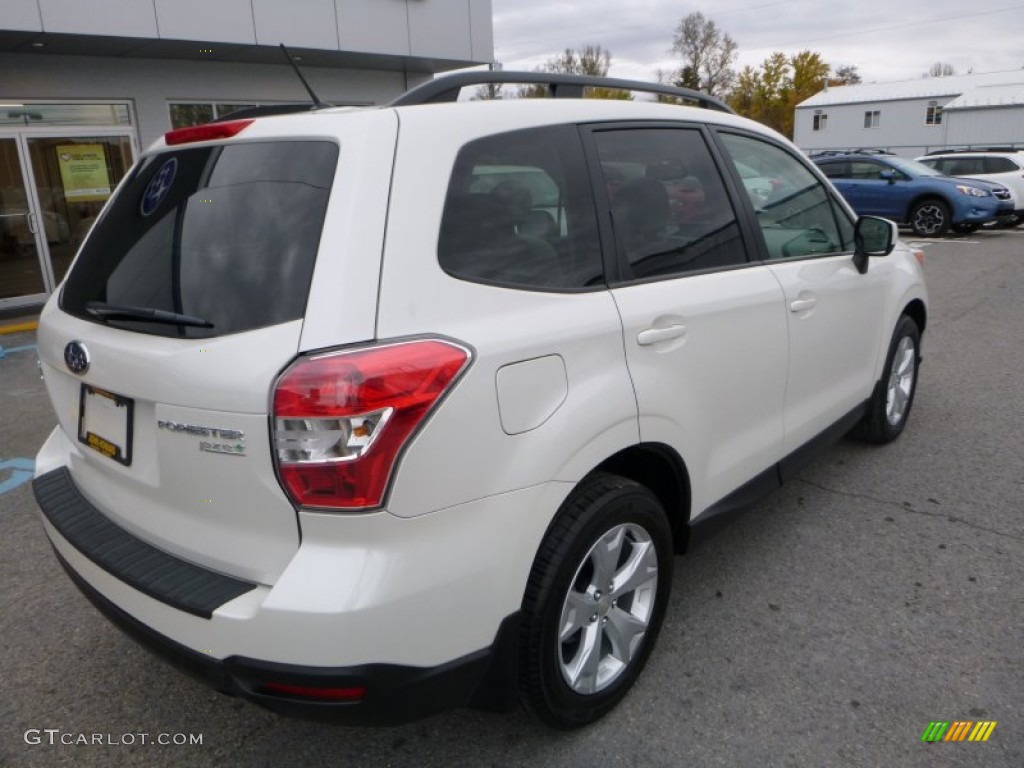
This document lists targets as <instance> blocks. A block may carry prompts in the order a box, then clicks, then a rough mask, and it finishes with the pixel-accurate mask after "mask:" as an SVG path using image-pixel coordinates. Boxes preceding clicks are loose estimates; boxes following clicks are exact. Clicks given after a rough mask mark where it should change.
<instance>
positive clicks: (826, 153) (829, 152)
mask: <svg viewBox="0 0 1024 768" xmlns="http://www.w3.org/2000/svg"><path fill="white" fill-rule="evenodd" d="M891 154H893V153H892V152H890V151H889V150H887V149H870V148H869V149H821V150H818V151H817V152H811V153H810V154H809V155H808V157H838V156H840V155H891Z"/></svg>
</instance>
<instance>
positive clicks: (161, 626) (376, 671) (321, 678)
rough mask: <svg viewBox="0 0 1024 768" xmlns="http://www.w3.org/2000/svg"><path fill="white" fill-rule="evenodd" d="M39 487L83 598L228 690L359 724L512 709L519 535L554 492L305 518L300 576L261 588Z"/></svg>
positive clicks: (526, 555)
mask: <svg viewBox="0 0 1024 768" xmlns="http://www.w3.org/2000/svg"><path fill="white" fill-rule="evenodd" d="M34 486H35V489H36V493H37V500H38V502H39V505H40V507H41V508H42V510H43V522H44V528H45V530H46V533H47V535H48V536H49V538H50V540H51V543H52V544H53V547H54V550H55V551H56V553H57V555H58V558H59V559H60V561H61V563H62V564H63V565H64V567H65V568H66V569H67V571H68V573H69V574H70V575H71V578H72V579H73V580H74V582H75V584H76V585H77V586H78V587H79V588H80V589H81V591H82V592H83V593H84V594H85V595H86V596H87V597H88V598H89V599H90V600H91V601H92V602H93V603H94V604H95V605H96V607H97V608H99V610H100V611H101V612H103V613H104V614H105V615H106V616H107V617H108V618H110V619H111V620H112V621H113V622H114V623H116V624H117V625H118V626H120V627H121V628H122V629H124V630H125V631H126V632H128V633H129V634H130V635H131V636H133V637H134V638H136V639H137V640H139V641H140V642H142V643H143V644H144V645H146V646H147V647H149V648H150V649H152V650H154V651H156V652H157V653H158V654H159V655H160V656H162V657H164V658H166V659H168V660H170V661H171V662H172V663H174V664H175V666H177V667H179V668H181V669H182V670H184V671H186V672H188V673H190V674H192V675H194V676H196V677H199V678H200V679H202V680H204V681H205V682H207V683H208V684H210V685H211V686H212V687H214V688H216V689H217V690H220V691H223V692H225V693H229V694H232V695H235V696H241V697H244V698H246V699H249V700H251V701H253V702H255V703H257V704H259V705H261V706H263V707H267V708H269V709H272V710H274V711H277V712H281V713H283V714H288V715H297V716H303V717H309V718H315V719H324V720H330V721H335V722H342V723H349V724H354V725H373V724H380V725H389V724H395V723H401V722H406V721H409V720H414V719H417V718H421V717H424V716H427V715H430V714H433V713H435V712H440V711H443V710H446V709H451V708H454V707H460V706H466V705H469V706H473V707H477V708H482V709H490V710H499V711H504V710H508V709H510V708H513V707H514V706H515V704H516V702H517V690H516V689H517V679H518V677H517V676H518V671H517V659H518V650H517V643H518V636H519V632H518V623H519V613H518V609H519V605H520V602H521V599H522V590H523V588H524V587H523V582H524V581H525V578H526V574H527V573H528V571H529V567H530V564H531V563H532V558H533V556H534V554H535V551H534V546H535V545H533V544H532V541H533V538H532V537H530V536H527V537H525V538H521V539H519V537H520V536H521V534H522V532H523V526H524V523H525V522H526V517H527V516H526V515H525V510H527V509H542V508H543V507H544V506H545V504H542V503H539V502H540V501H541V500H542V497H544V496H545V494H550V493H556V495H557V489H550V488H549V489H546V490H545V489H544V488H535V489H528V490H524V491H517V492H513V493H509V494H505V495H503V496H498V497H492V498H489V499H485V500H481V501H479V502H475V503H472V504H466V505H463V506H462V507H458V508H453V509H450V510H445V511H441V512H437V513H434V514H431V515H424V516H422V517H421V518H417V519H415V520H404V519H401V518H397V517H395V516H393V515H390V514H387V513H379V514H377V515H375V516H369V515H368V516H351V517H347V518H339V517H337V516H327V515H308V516H306V517H305V518H304V519H305V524H304V537H303V538H304V540H303V545H302V546H301V547H300V548H299V551H298V552H297V553H296V556H295V558H294V559H293V561H292V563H291V564H290V566H289V567H288V568H287V569H286V570H285V573H284V574H282V577H281V578H280V579H279V580H278V581H277V583H276V584H274V585H263V584H252V583H247V582H243V581H240V580H238V579H236V578H233V577H228V576H226V575H224V574H219V573H216V572H213V571H209V570H207V569H205V568H202V567H200V566H197V565H195V564H194V563H190V562H186V561H183V560H180V559H179V558H177V557H176V556H174V555H171V554H169V553H166V552H161V551H159V550H155V549H154V548H152V547H150V546H149V545H148V544H146V542H144V541H141V540H139V539H136V538H135V537H133V536H131V534H130V533H128V532H127V531H124V530H122V529H120V528H119V527H117V526H116V525H115V524H114V523H112V521H110V519H109V518H107V517H105V516H104V514H103V512H102V510H101V509H98V508H97V507H96V506H94V505H93V503H92V502H91V501H90V499H88V498H85V497H84V496H82V494H81V493H80V492H79V491H78V489H77V487H76V485H75V482H74V480H73V477H72V475H71V473H70V472H69V471H68V470H67V469H65V468H58V469H55V470H53V471H51V472H48V473H46V474H44V475H42V476H40V477H38V478H37V479H36V480H35V484H34ZM545 500H546V499H545ZM552 501H553V500H552ZM97 503H98V502H97ZM534 522H535V523H536V524H537V525H540V524H541V523H542V515H540V514H538V515H537V519H536V520H535V521H534ZM517 539H519V540H518V541H517ZM468 553H471V554H468ZM140 559H141V561H142V562H143V563H146V567H142V568H140V567H138V563H139V561H140ZM413 577H415V578H413ZM233 595H237V596H233ZM268 684H270V687H268ZM324 689H331V690H330V691H324ZM338 689H342V691H343V693H342V697H339V696H337V695H336V694H337V693H338ZM353 691H358V693H352V692H353ZM345 692H347V693H345ZM328 693H329V694H330V696H333V698H325V697H326V696H327V695H328ZM348 694H351V695H348Z"/></svg>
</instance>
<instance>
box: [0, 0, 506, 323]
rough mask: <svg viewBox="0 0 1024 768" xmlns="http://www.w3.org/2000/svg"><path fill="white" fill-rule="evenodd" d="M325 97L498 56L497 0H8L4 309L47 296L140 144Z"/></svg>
mask: <svg viewBox="0 0 1024 768" xmlns="http://www.w3.org/2000/svg"><path fill="white" fill-rule="evenodd" d="M279 43H284V44H285V45H286V46H288V48H289V50H290V51H291V52H292V54H293V55H294V56H295V57H296V58H298V59H300V61H299V66H300V67H301V68H302V70H303V74H304V75H305V76H306V79H307V80H309V82H310V84H311V85H312V87H313V89H314V90H315V91H316V93H317V95H318V96H319V97H320V98H321V99H322V100H324V101H326V102H329V103H332V104H339V105H340V104H374V103H381V102H385V101H388V100H390V99H391V98H393V97H395V96H397V95H398V94H400V93H402V92H403V91H405V90H407V89H408V88H409V87H410V86H413V85H416V84H418V83H420V82H423V81H425V80H428V79H430V78H431V77H432V76H433V75H434V74H435V73H438V72H442V71H445V70H450V69H456V68H461V67H467V66H471V65H475V64H486V63H490V62H492V61H493V58H494V43H493V34H492V16H491V0H0V312H2V311H4V310H9V309H14V308H17V307H20V306H29V305H36V304H39V303H40V302H41V301H42V300H44V299H45V298H46V296H47V295H49V293H51V292H52V290H53V288H54V287H55V286H56V284H57V283H59V282H60V280H61V278H62V277H63V274H64V271H65V270H66V268H67V265H68V263H69V262H70V259H71V257H72V256H73V255H74V253H75V251H76V250H77V247H78V244H79V243H80V242H81V237H82V235H83V234H84V232H85V231H86V229H87V228H88V225H89V223H90V222H91V221H92V219H93V218H94V217H95V215H96V213H97V212H98V211H99V209H100V207H101V206H102V205H103V202H104V201H105V200H106V198H107V197H108V196H109V195H110V190H111V189H113V187H114V186H115V185H116V184H117V182H118V180H119V179H120V178H121V176H122V175H124V173H125V172H126V171H127V169H128V168H130V167H131V164H132V163H133V162H134V159H135V157H137V155H138V153H139V151H140V149H142V148H145V147H146V146H148V145H149V144H150V143H151V142H152V141H154V140H155V139H156V138H158V137H160V136H161V135H162V134H163V133H164V132H165V131H168V130H170V129H171V128H172V127H180V126H183V125H190V124H195V123H197V122H205V121H207V120H210V119H213V118H214V117H219V116H223V115H225V114H228V113H230V112H231V111H233V110H234V109H237V108H239V107H242V106H248V105H254V104H273V103H287V102H307V101H309V96H308V94H307V93H306V91H305V89H304V88H303V86H302V83H301V82H300V80H299V79H298V77H296V76H295V73H294V72H293V71H292V69H291V67H290V66H289V65H288V63H287V61H286V60H285V58H284V56H283V54H282V53H281V51H280V49H279V48H278V44H279Z"/></svg>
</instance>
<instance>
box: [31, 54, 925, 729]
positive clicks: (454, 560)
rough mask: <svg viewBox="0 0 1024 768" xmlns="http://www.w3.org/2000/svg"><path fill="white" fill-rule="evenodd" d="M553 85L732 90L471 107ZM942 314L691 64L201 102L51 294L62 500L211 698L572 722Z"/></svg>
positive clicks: (883, 421) (903, 416)
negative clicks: (221, 117)
mask: <svg viewBox="0 0 1024 768" xmlns="http://www.w3.org/2000/svg"><path fill="white" fill-rule="evenodd" d="M542 77H547V80H545V82H550V81H551V79H552V78H553V79H554V85H552V86H551V89H552V91H554V92H555V95H565V93H566V92H567V91H568V93H569V94H570V95H573V94H578V93H579V92H581V91H582V87H581V86H583V85H592V84H599V85H603V86H605V87H632V88H637V89H639V88H645V89H647V90H652V91H655V92H668V93H671V94H673V95H676V96H681V97H683V98H685V99H687V100H690V101H697V102H700V103H702V104H703V105H704V106H706V107H710V108H705V109H701V108H696V107H688V106H677V105H672V104H659V103H654V102H643V101H635V102H629V101H603V100H592V99H583V100H581V99H571V98H570V99H565V98H556V99H543V100H515V101H504V102H502V101H497V102H472V103H454V101H453V100H452V99H453V96H454V93H455V92H456V91H457V90H458V89H459V88H460V87H462V86H466V85H474V84H478V83H479V82H481V80H483V79H491V78H495V79H499V80H501V81H503V82H536V80H537V78H542ZM502 78H503V79H502ZM436 102H441V103H436ZM751 169H753V172H754V173H755V175H756V176H757V178H759V179H764V180H765V181H764V183H763V184H760V185H758V186H757V194H753V193H752V192H751V191H750V190H751V187H750V186H749V184H747V183H746V182H745V178H746V177H747V176H749V175H750V173H751V172H752V171H751ZM537 197H540V198H542V199H537ZM926 302H927V299H926V291H925V286H924V281H923V276H922V270H921V266H920V264H919V263H918V261H917V260H916V259H915V254H914V253H913V252H911V251H910V250H909V249H908V248H907V247H905V246H904V245H902V244H901V243H898V242H897V241H896V227H895V225H894V224H892V223H891V222H888V221H886V220H884V219H877V218H870V217H862V218H861V219H859V220H857V218H856V216H855V215H854V214H853V213H852V212H851V210H850V208H849V207H848V206H847V205H846V204H845V203H844V202H843V201H842V199H841V198H840V197H839V195H837V194H836V193H835V191H834V189H833V188H832V187H831V186H830V184H829V182H828V181H827V180H826V179H825V178H824V177H823V176H822V175H821V174H820V173H819V172H818V171H817V170H816V169H815V167H814V166H813V165H811V164H810V163H808V162H807V161H806V160H805V159H804V158H803V157H802V155H801V153H800V152H799V151H798V150H797V149H795V148H794V147H793V146H792V145H791V144H790V143H789V142H787V141H786V140H784V139H783V138H781V137H780V136H779V135H778V134H776V133H774V132H772V131H770V130H769V129H767V128H765V127H763V126H761V125H759V124H757V123H754V122H751V121H749V120H745V119H742V118H739V117H737V116H735V115H733V114H730V113H729V112H728V110H727V108H725V107H724V105H722V104H721V103H720V102H717V101H716V100H714V99H711V98H709V97H706V96H703V95H701V94H696V93H693V92H684V91H679V90H675V89H666V88H665V87H663V86H655V85H642V84H636V83H625V85H624V84H623V81H613V80H595V79H579V78H571V77H562V76H540V75H535V74H522V73H520V74H516V73H486V72H483V73H480V72H476V73H470V74H468V75H456V76H453V77H451V78H446V79H443V80H438V81H434V82H432V83H429V84H427V85H425V86H422V87H421V88H420V89H417V90H414V91H411V92H410V93H409V94H406V95H405V96H403V97H401V98H400V99H399V100H397V101H396V102H395V103H393V104H391V105H388V106H385V107H381V108H363V109H322V110H317V111H313V112H306V113H302V114H292V115H282V116H275V117H266V118H256V119H252V118H247V119H242V120H230V121H228V122H221V123H213V124H210V125H207V126H200V127H196V128H186V129H181V130H177V131H172V132H170V133H168V134H167V136H166V139H165V140H164V141H160V142H158V143H157V144H156V145H155V146H153V147H152V148H151V149H150V150H149V151H148V152H146V153H145V155H143V156H142V157H141V159H140V160H139V162H138V163H137V164H136V165H135V167H134V168H133V169H132V171H131V172H130V173H129V174H128V175H127V177H126V178H125V179H124V181H123V182H122V184H121V185H120V187H119V189H118V190H117V192H116V194H115V195H114V197H113V198H112V200H111V201H110V203H109V204H108V205H107V207H106V209H105V210H104V211H103V213H102V215H101V217H100V219H99V221H98V222H97V224H96V226H95V228H94V229H93V230H92V232H91V234H90V235H89V237H88V239H87V241H86V242H85V243H84V245H83V246H82V249H81V252H80V253H79V254H78V256H77V259H76V261H75V262H74V264H73V265H72V267H71V269H70V271H69V274H68V277H67V279H66V281H65V282H64V284H63V285H62V287H61V289H60V290H59V292H58V293H57V294H56V295H55V296H54V297H53V298H52V299H51V300H50V301H49V302H48V304H47V306H46V307H45V309H44V311H43V314H42V317H41V319H40V327H39V352H40V357H41V361H42V369H43V373H44V376H45V380H46V385H47V389H48V392H49V395H50V397H51V399H52V401H53V404H54V408H55V410H56V414H57V418H58V421H59V424H58V426H57V428H56V429H54V431H53V433H52V434H51V435H50V437H49V438H48V440H47V441H46V443H45V445H44V446H43V447H42V449H41V450H40V452H39V456H38V459H37V463H36V467H37V470H36V471H37V477H36V480H35V484H34V485H35V492H36V497H37V500H38V503H39V506H40V507H41V509H42V512H43V524H44V527H45V529H46V533H47V535H48V536H49V538H50V540H51V541H52V543H53V546H54V548H55V550H56V552H57V555H58V557H59V558H60V560H61V562H62V563H63V565H64V566H65V568H66V569H67V571H68V573H69V574H70V576H71V578H72V579H74V581H75V582H76V584H77V585H78V586H79V587H80V588H81V589H82V591H83V592H84V593H85V594H86V595H87V596H88V597H89V598H90V599H91V600H92V601H93V602H94V603H95V604H96V605H97V606H98V607H99V608H100V609H101V610H102V611H103V612H104V613H106V614H107V615H108V616H109V617H110V618H111V619H113V620H114V621H115V622H116V623H118V624H119V625H120V626H122V627H123V628H125V629H127V630H128V631H129V632H130V633H132V634H133V635H135V636H136V637H138V638H139V639H140V640H143V641H144V642H146V643H147V644H149V645H150V646H151V647H153V648H155V649H156V650H158V651H160V652H162V653H163V654H164V655H165V656H167V657H169V658H171V659H173V660H174V661H175V662H177V663H178V664H180V665H181V666H183V667H184V668H185V669H187V670H189V671H191V672H194V673H196V674H199V675H200V676H202V677H204V678H206V679H207V680H209V681H210V682H212V684H213V685H215V686H216V687H217V688H219V689H220V690H223V691H225V692H228V693H232V694H236V695H240V696H244V697H246V698H248V699H251V700H253V701H255V702H257V703H259V704H261V705H263V706H266V707H269V708H271V709H274V710H277V711H280V712H286V713H292V714H303V715H308V716H314V717H326V718H332V719H336V720H340V721H343V722H349V723H393V722H401V721H405V720H409V719H412V718H416V717H421V716H424V715H427V714H430V713H432V712H435V711H437V710H439V709H444V708H450V707H458V706H463V705H472V706H478V707H486V708H492V709H507V708H509V707H511V706H513V705H515V704H516V702H517V701H521V702H522V703H523V704H524V705H525V706H526V707H527V709H529V710H530V711H532V712H533V713H535V714H536V715H537V716H539V717H540V718H541V719H542V720H543V721H545V722H547V723H549V724H552V725H554V726H557V727H575V726H580V725H583V724H585V723H588V722H590V721H593V720H595V719H596V718H598V717H600V716H602V715H603V714H605V713H606V712H608V711H609V710H610V709H611V708H612V707H613V706H614V705H615V704H616V703H617V702H618V701H619V700H620V699H621V698H622V697H623V696H624V695H625V693H626V692H627V690H628V689H629V688H630V686H631V685H632V684H633V682H634V680H635V679H636V677H637V675H638V674H639V673H640V671H641V668H642V667H643V665H644V662H645V660H646V658H647V656H648V655H649V653H650V652H651V649H652V647H653V645H654V642H655V638H656V636H657V634H658V629H659V626H660V625H661V622H662V618H663V616H664V613H665V607H666V605H667V603H668V596H669V589H670V586H671V584H672V578H671V576H672V566H673V553H674V552H682V551H683V549H684V548H685V544H686V540H687V533H688V530H689V528H690V526H692V525H693V524H694V523H696V522H698V521H701V520H704V519H706V518H708V517H710V516H712V515H714V514H716V513H719V512H723V511H727V510H730V509H733V508H736V507H738V506H740V505H742V504H745V503H748V502H749V501H750V500H751V499H752V498H754V497H755V495H756V494H758V493H762V492H766V491H770V490H771V489H773V488H775V487H776V486H778V484H779V483H780V482H781V481H783V480H785V479H786V478H787V477H788V476H790V475H792V474H793V472H794V470H795V468H796V467H798V466H799V464H800V462H801V461H802V460H804V459H806V458H807V457H808V456H810V455H812V454H813V452H814V451H815V450H816V449H818V448H819V447H820V446H821V445H823V444H824V443H825V442H826V441H827V440H829V439H831V438H834V437H838V436H840V435H842V434H843V433H846V432H847V431H849V430H850V429H851V428H852V429H854V430H855V431H856V433H857V434H859V435H860V436H862V437H864V438H866V439H868V440H872V441H876V442H885V441H889V440H892V439H894V438H896V437H897V436H898V435H899V434H900V432H901V431H902V430H903V428H904V425H905V424H906V422H907V418H908V415H909V413H910V409H911V405H912V403H913V399H914V390H915V385H916V383H917V371H918V362H919V358H920V348H921V334H922V332H923V331H924V328H925V323H926V311H927V310H926Z"/></svg>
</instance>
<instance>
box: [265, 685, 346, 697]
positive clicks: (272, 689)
mask: <svg viewBox="0 0 1024 768" xmlns="http://www.w3.org/2000/svg"><path fill="white" fill-rule="evenodd" d="M259 692H260V693H272V694H276V695H278V696H290V697H292V698H295V699H315V700H316V701H362V699H363V697H364V696H366V688H365V687H363V686H353V687H351V688H314V687H312V686H307V685H288V684H286V683H264V684H263V685H262V686H260V690H259Z"/></svg>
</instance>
